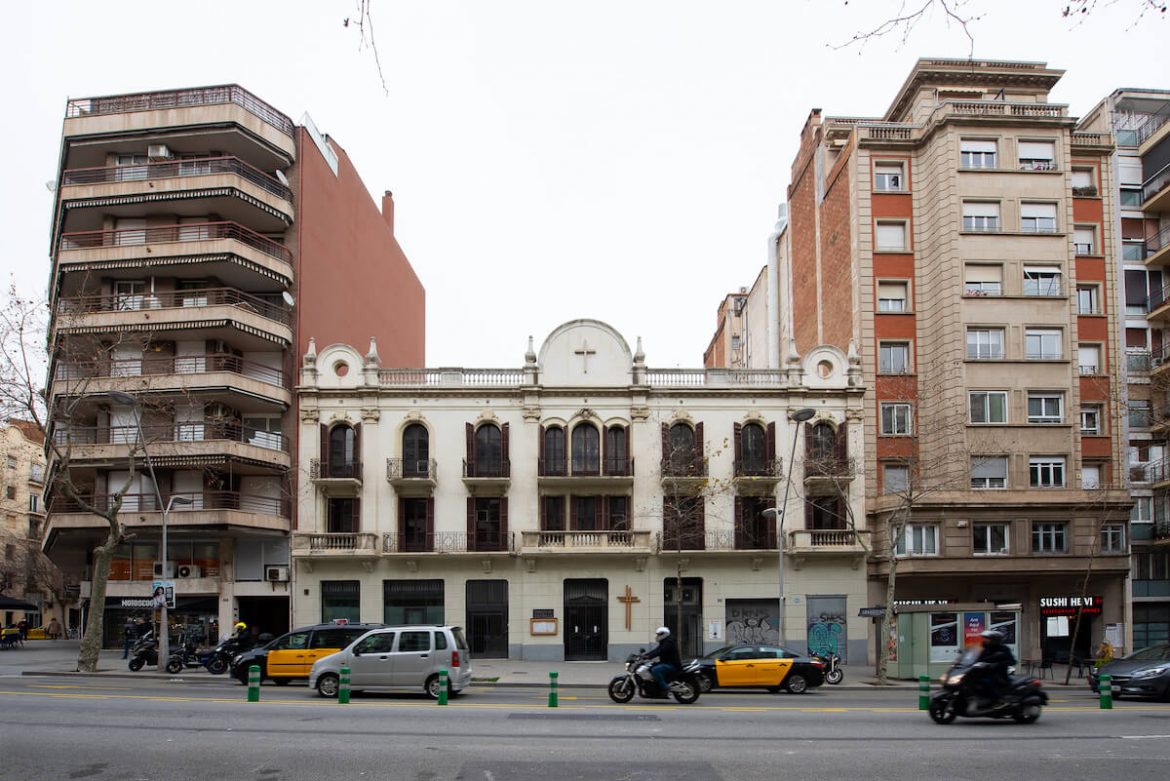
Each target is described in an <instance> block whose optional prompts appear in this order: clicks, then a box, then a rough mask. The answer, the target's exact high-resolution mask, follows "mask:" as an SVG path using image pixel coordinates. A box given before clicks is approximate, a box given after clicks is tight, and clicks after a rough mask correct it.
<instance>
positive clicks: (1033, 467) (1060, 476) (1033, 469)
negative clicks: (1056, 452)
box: [1028, 456, 1064, 488]
mask: <svg viewBox="0 0 1170 781" xmlns="http://www.w3.org/2000/svg"><path fill="white" fill-rule="evenodd" d="M1028 485H1030V486H1032V487H1033V488H1063V487H1064V456H1032V457H1031V458H1029V459H1028Z"/></svg>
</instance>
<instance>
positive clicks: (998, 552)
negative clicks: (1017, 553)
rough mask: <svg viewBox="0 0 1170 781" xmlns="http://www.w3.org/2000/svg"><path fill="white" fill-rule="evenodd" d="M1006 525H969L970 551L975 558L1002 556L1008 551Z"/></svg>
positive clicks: (1008, 528) (1007, 529)
mask: <svg viewBox="0 0 1170 781" xmlns="http://www.w3.org/2000/svg"><path fill="white" fill-rule="evenodd" d="M1010 526H1011V525H1010V524H1007V523H975V524H972V525H971V550H972V552H973V553H974V554H975V555H976V556H1003V555H1006V554H1007V553H1008V551H1009V550H1010V549H1009V547H1008V544H1009V540H1008V534H1009V531H1010Z"/></svg>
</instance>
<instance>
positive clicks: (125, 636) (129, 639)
mask: <svg viewBox="0 0 1170 781" xmlns="http://www.w3.org/2000/svg"><path fill="white" fill-rule="evenodd" d="M137 639H138V630H137V629H135V628H134V619H132V618H129V617H127V618H126V623H125V624H123V625H122V658H123V659H129V658H130V649H131V648H133V647H134V641H135V640H137Z"/></svg>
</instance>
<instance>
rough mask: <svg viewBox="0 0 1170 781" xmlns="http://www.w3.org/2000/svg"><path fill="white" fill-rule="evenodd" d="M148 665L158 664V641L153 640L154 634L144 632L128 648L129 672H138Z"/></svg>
mask: <svg viewBox="0 0 1170 781" xmlns="http://www.w3.org/2000/svg"><path fill="white" fill-rule="evenodd" d="M148 664H152V665H153V664H158V640H155V639H154V632H146V633H145V634H143V635H142V637H140V638H138V639H137V640H136V641H134V645H132V646H131V647H130V664H129V667H130V670H131V672H138V671H139V670H141V669H142V668H143V666H145V665H148Z"/></svg>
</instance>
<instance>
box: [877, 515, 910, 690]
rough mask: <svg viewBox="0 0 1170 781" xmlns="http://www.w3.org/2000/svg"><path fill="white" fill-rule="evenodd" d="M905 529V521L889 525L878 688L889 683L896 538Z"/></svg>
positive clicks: (895, 573) (896, 563)
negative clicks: (887, 670) (888, 562)
mask: <svg viewBox="0 0 1170 781" xmlns="http://www.w3.org/2000/svg"><path fill="white" fill-rule="evenodd" d="M905 527H906V521H905V519H903V520H902V521H900V522H896V523H891V524H890V539H889V546H890V550H889V553H888V554H887V555H888V556H889V561H890V572H889V575H888V576H887V577H886V613H885V615H883V616H882V629H881V633H882V634H881V641H880V642H879V643H878V649H879V650H878V660H877V670H876V672H877V682H878V685H879V686H885V685H886V684H887V683H889V681H888V680H887V672H886V668H887V667H888V666H889V663H890V628H891V627H892V625H893V623H894V585H895V583H896V582H897V580H898V555H897V550H898V538H899V537H901V536H902V530H903V529H904V528H905Z"/></svg>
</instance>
